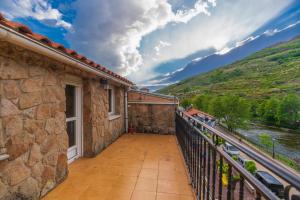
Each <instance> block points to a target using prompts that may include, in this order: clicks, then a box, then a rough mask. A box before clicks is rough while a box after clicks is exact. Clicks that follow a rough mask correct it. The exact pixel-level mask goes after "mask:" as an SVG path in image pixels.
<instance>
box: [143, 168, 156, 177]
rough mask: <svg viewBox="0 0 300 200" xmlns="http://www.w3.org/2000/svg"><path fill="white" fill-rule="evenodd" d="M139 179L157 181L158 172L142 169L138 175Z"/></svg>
mask: <svg viewBox="0 0 300 200" xmlns="http://www.w3.org/2000/svg"><path fill="white" fill-rule="evenodd" d="M139 177H141V178H151V179H157V177H158V170H157V169H142V170H141V172H140V174H139Z"/></svg>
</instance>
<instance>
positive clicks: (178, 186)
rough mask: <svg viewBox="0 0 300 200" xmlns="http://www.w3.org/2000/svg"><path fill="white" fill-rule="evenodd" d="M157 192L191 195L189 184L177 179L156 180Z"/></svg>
mask: <svg viewBox="0 0 300 200" xmlns="http://www.w3.org/2000/svg"><path fill="white" fill-rule="evenodd" d="M157 192H160V193H170V194H185V195H192V190H191V187H190V185H188V184H186V183H181V182H179V181H168V180H158V184H157Z"/></svg>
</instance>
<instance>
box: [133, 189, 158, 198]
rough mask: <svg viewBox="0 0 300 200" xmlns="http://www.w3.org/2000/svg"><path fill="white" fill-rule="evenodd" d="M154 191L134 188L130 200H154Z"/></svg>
mask: <svg viewBox="0 0 300 200" xmlns="http://www.w3.org/2000/svg"><path fill="white" fill-rule="evenodd" d="M155 199H156V192H147V191H139V190H135V191H134V192H133V194H132V197H131V200H155Z"/></svg>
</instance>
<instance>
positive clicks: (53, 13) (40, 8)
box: [0, 0, 72, 29]
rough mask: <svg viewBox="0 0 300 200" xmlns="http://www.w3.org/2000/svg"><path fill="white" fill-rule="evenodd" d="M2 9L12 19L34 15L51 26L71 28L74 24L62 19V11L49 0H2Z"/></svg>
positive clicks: (0, 6)
mask: <svg viewBox="0 0 300 200" xmlns="http://www.w3.org/2000/svg"><path fill="white" fill-rule="evenodd" d="M0 9H1V11H2V12H3V13H4V15H5V16H6V17H8V18H10V19H13V18H17V17H32V18H34V19H36V20H39V21H42V22H44V23H46V24H48V25H51V26H58V27H63V28H65V29H71V28H72V25H71V24H70V23H68V22H66V21H64V20H63V19H62V13H61V12H60V11H59V10H58V9H55V8H52V6H51V4H50V3H49V2H48V1H47V0H1V5H0Z"/></svg>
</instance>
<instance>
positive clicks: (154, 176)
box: [44, 134, 193, 200]
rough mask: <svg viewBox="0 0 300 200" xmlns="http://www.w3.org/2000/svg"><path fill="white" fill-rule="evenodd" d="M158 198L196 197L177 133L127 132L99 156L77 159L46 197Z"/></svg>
mask: <svg viewBox="0 0 300 200" xmlns="http://www.w3.org/2000/svg"><path fill="white" fill-rule="evenodd" d="M157 192H158V194H156V193H157ZM156 198H157V200H164V199H170V200H173V199H174V200H191V199H193V198H192V192H191V187H190V185H189V184H188V179H187V176H186V172H185V166H184V162H183V160H182V157H181V155H180V151H179V149H178V146H177V144H176V139H175V137H174V136H170V135H151V134H136V135H123V136H122V137H120V138H119V139H118V140H117V141H116V142H114V143H113V144H112V145H111V146H109V147H108V148H106V149H105V150H104V151H103V152H102V153H100V154H99V155H98V156H96V157H94V158H89V159H88V158H81V159H79V160H77V161H75V162H73V163H72V164H71V165H70V166H69V175H68V177H67V179H66V180H65V181H64V182H63V183H61V184H60V185H58V186H57V187H56V188H55V189H54V190H53V191H52V192H50V193H49V194H48V195H47V196H46V197H44V200H115V199H118V200H155V199H156Z"/></svg>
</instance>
